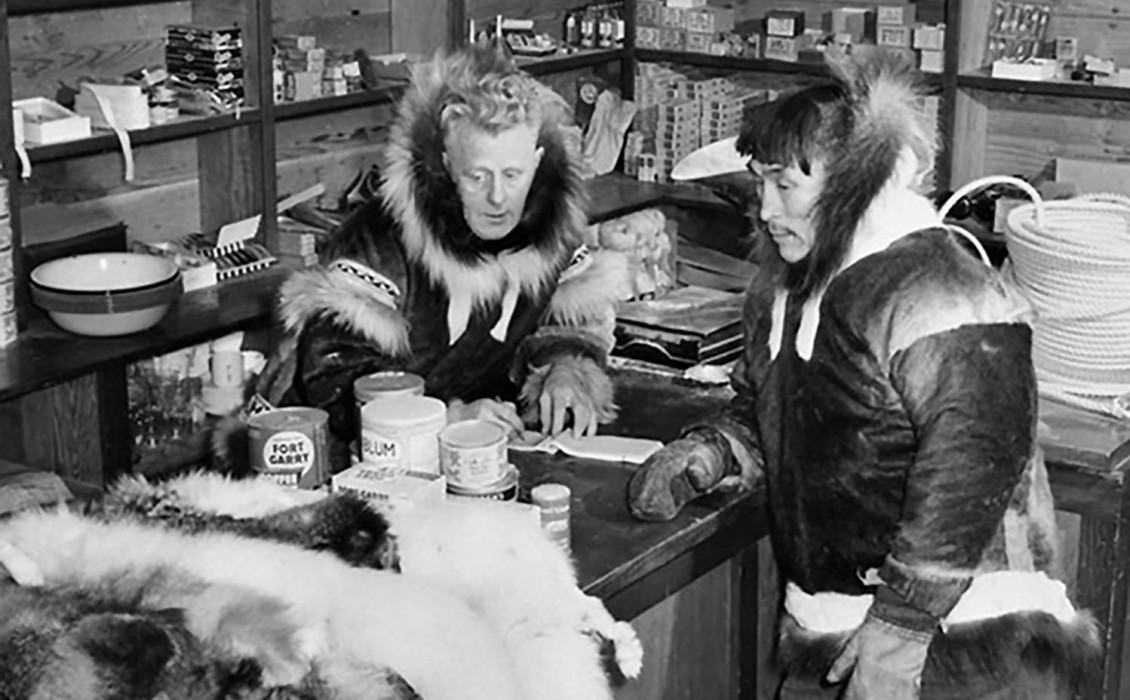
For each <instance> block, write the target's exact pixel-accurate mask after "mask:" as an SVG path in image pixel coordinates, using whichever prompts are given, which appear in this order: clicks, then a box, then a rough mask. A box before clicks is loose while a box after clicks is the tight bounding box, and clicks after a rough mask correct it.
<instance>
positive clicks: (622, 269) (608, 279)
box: [547, 250, 631, 326]
mask: <svg viewBox="0 0 1130 700" xmlns="http://www.w3.org/2000/svg"><path fill="white" fill-rule="evenodd" d="M574 257H575V256H574ZM630 296H631V292H630V285H629V275H628V257H627V255H625V254H624V253H621V252H619V251H615V250H594V251H591V252H590V253H589V255H588V256H587V257H585V258H584V259H583V260H582V261H581V262H579V263H578V264H577V265H576V266H574V267H570V268H568V269H566V271H565V273H563V274H562V275H561V280H560V282H559V283H558V285H557V289H556V290H555V291H554V293H553V297H552V298H551V299H550V301H549V309H548V311H547V315H548V319H549V321H550V322H551V323H559V324H561V325H565V326H581V325H585V324H589V323H594V322H596V323H599V322H601V321H603V320H604V319H605V317H606V316H607V315H608V312H609V311H610V310H611V311H613V313H614V312H615V306H616V304H617V303H618V302H620V301H622V300H624V299H627V298H628V297H630Z"/></svg>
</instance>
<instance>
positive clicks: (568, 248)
mask: <svg viewBox="0 0 1130 700" xmlns="http://www.w3.org/2000/svg"><path fill="white" fill-rule="evenodd" d="M504 71H505V64H504V63H503V62H502V59H500V58H499V57H497V56H496V55H495V54H494V52H473V53H462V54H457V55H455V56H453V57H449V58H442V59H438V60H436V61H433V62H431V63H429V64H425V65H423V66H420V67H419V68H418V69H417V72H416V75H415V82H414V84H413V89H412V90H411V91H410V92H409V93H408V94H407V95H406V96H405V98H404V100H403V101H402V102H401V106H400V115H399V118H398V120H397V122H396V124H395V125H394V126H393V128H392V135H391V139H390V143H389V148H388V152H387V163H386V165H385V176H384V181H383V183H382V184H381V196H382V197H383V198H384V200H385V202H386V204H387V205H388V206H389V207H390V208H391V209H392V211H393V213H394V215H395V217H396V218H397V220H398V221H399V222H400V224H401V225H402V226H403V227H404V234H403V235H404V244H405V246H406V247H407V249H408V254H409V257H410V258H413V259H415V260H421V261H423V262H424V263H425V265H426V266H427V268H428V271H429V273H430V274H431V276H432V279H433V280H434V281H435V282H437V283H438V284H440V285H441V286H443V287H446V288H447V289H449V290H455V289H458V290H462V291H466V292H470V294H471V295H472V297H473V298H474V299H475V300H476V301H483V300H485V299H488V298H490V297H492V296H494V295H496V294H497V293H498V287H499V284H500V283H501V282H502V281H503V280H502V278H501V277H500V274H501V272H502V270H500V269H498V266H487V265H483V264H482V262H483V260H484V259H485V258H484V256H482V255H481V254H480V253H479V252H478V248H479V244H480V241H479V240H478V238H477V237H476V236H475V234H474V233H473V232H472V231H471V230H470V228H469V227H468V226H467V222H466V220H465V219H464V217H463V209H462V205H461V203H460V198H459V193H458V192H457V191H456V188H455V183H454V181H453V180H452V179H451V176H450V175H449V174H448V172H447V168H446V167H445V166H444V163H443V131H442V129H441V127H440V113H441V111H442V107H443V105H444V104H445V103H446V102H447V101H448V100H449V98H450V97H451V96H452V95H453V94H461V93H465V92H468V91H470V90H471V89H473V87H472V86H473V85H475V84H476V83H478V82H479V81H480V80H481V79H482V76H483V75H485V74H488V73H495V74H501V73H503V72H504ZM545 103H546V104H545V115H544V121H543V123H542V125H541V129H540V131H539V134H538V146H540V147H541V148H544V149H545V155H544V156H543V158H542V162H541V163H540V164H539V166H538V169H537V172H536V174H535V176H534V180H533V184H532V185H531V186H530V192H529V195H528V196H527V198H526V209H525V212H524V213H523V216H522V220H521V222H520V223H519V224H518V227H517V229H515V230H514V231H513V232H511V234H510V235H509V236H508V237H507V242H508V243H509V244H510V248H511V252H507V253H504V254H502V255H500V256H499V262H500V263H501V267H503V268H506V272H507V273H508V274H511V275H513V276H514V277H515V278H516V279H517V280H519V282H520V284H521V286H522V288H523V291H533V290H535V289H537V288H539V287H541V286H543V285H545V284H546V283H548V282H550V281H552V280H553V279H554V278H556V276H557V274H558V273H559V272H560V267H559V265H560V264H561V262H562V261H563V258H565V256H567V255H568V254H569V253H570V252H572V251H573V250H574V249H575V248H576V247H577V246H579V245H580V244H581V242H582V241H581V238H580V232H581V231H582V230H583V229H584V226H585V216H584V211H583V207H582V201H583V191H582V187H581V182H580V179H579V176H578V173H577V170H576V167H575V165H574V163H573V161H572V159H571V158H570V157H569V154H568V153H567V151H566V146H565V141H564V138H563V136H562V134H561V132H560V130H559V126H560V125H561V124H562V123H563V120H564V119H565V118H566V115H565V114H564V112H563V111H555V109H554V108H555V106H556V105H554V104H553V102H552V101H551V100H548V99H547V100H545ZM562 108H563V105H562Z"/></svg>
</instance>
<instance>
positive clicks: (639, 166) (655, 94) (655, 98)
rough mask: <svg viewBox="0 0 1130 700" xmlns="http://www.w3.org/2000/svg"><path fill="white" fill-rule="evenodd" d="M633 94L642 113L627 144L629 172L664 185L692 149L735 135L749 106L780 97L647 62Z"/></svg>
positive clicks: (626, 170)
mask: <svg viewBox="0 0 1130 700" xmlns="http://www.w3.org/2000/svg"><path fill="white" fill-rule="evenodd" d="M635 95H636V102H637V105H638V106H639V111H638V112H637V113H636V119H635V121H634V122H633V131H632V132H631V133H630V134H628V137H627V139H626V141H625V147H624V148H625V150H624V169H625V172H626V173H627V174H629V175H633V176H635V177H636V178H637V179H639V180H645V181H658V182H665V181H667V180H668V179H669V177H670V174H671V170H672V168H674V166H675V164H676V163H678V162H679V161H680V160H682V159H683V158H685V157H686V156H687V155H689V154H690V153H692V152H693V151H695V150H697V149H698V148H701V147H702V146H705V145H708V144H710V143H713V142H715V141H719V140H721V139H724V138H728V137H731V136H736V135H737V133H738V130H739V129H740V128H741V122H742V114H743V113H744V111H745V108H746V106H747V105H749V104H750V103H751V102H762V101H766V100H769V99H773V98H774V97H775V96H776V93H775V92H774V91H772V90H763V89H757V88H752V87H749V86H746V85H742V84H739V83H735V82H734V81H733V80H732V79H731V78H725V77H707V78H697V77H692V76H687V75H684V74H682V73H679V72H677V71H675V70H672V69H670V68H666V67H664V66H661V65H658V64H651V63H645V64H641V65H639V66H638V73H637V75H636V88H635Z"/></svg>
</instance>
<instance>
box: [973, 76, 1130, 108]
mask: <svg viewBox="0 0 1130 700" xmlns="http://www.w3.org/2000/svg"><path fill="white" fill-rule="evenodd" d="M957 86H958V87H962V88H972V89H976V90H986V91H989V92H1007V93H1022V94H1028V95H1044V96H1047V97H1078V98H1082V99H1092V100H1111V101H1114V102H1130V88H1124V87H1110V86H1105V85H1092V84H1090V83H1083V82H1078V81H1075V80H1014V79H1010V78H994V77H992V76H991V75H984V74H978V73H972V74H970V73H966V74H962V75H958V76H957Z"/></svg>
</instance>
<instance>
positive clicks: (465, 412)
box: [447, 399, 526, 438]
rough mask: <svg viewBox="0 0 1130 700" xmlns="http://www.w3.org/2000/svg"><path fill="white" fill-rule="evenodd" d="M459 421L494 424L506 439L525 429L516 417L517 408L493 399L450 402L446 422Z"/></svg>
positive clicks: (506, 402) (518, 417)
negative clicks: (501, 430)
mask: <svg viewBox="0 0 1130 700" xmlns="http://www.w3.org/2000/svg"><path fill="white" fill-rule="evenodd" d="M461 420H483V421H486V422H488V423H494V424H495V425H497V426H499V427H500V428H502V429H503V430H505V431H506V437H507V438H509V437H512V436H514V435H517V434H519V433H521V432H522V430H523V429H525V427H526V426H525V425H523V424H522V418H521V417H520V416H519V415H518V407H517V406H515V405H514V404H512V403H510V402H509V401H497V400H495V399H478V400H476V401H472V402H471V403H463V402H462V401H460V400H458V399H455V400H452V401H451V402H449V403H448V406H447V422H448V423H455V422H457V421H461Z"/></svg>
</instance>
